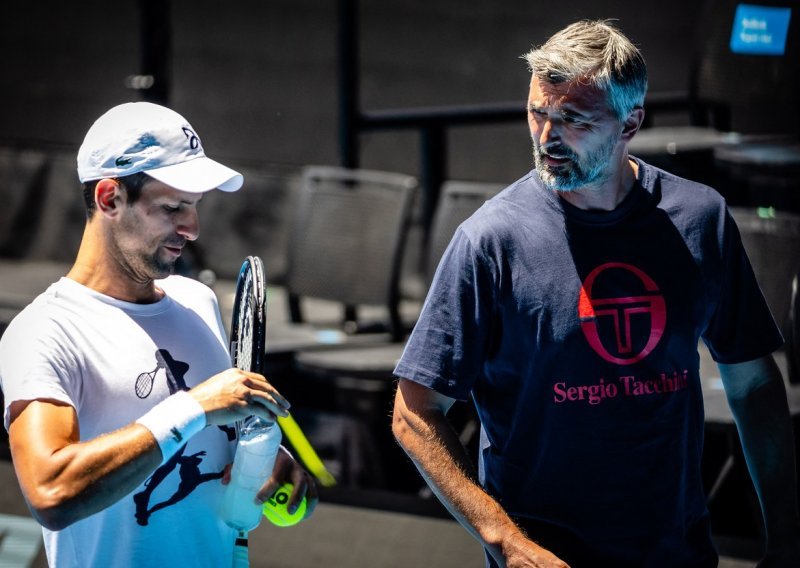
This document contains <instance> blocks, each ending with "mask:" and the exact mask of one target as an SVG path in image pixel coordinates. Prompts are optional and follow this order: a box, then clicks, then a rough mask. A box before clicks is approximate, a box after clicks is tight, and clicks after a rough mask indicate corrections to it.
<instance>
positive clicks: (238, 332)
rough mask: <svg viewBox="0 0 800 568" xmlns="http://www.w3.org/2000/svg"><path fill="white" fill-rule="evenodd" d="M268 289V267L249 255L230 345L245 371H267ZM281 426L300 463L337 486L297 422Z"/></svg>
mask: <svg viewBox="0 0 800 568" xmlns="http://www.w3.org/2000/svg"><path fill="white" fill-rule="evenodd" d="M266 290H267V283H266V277H265V276H264V264H263V263H262V262H261V259H260V258H259V257H257V256H248V257H247V258H246V259H245V261H244V263H243V264H242V267H241V269H240V270H239V277H238V278H237V281H236V295H235V297H234V300H233V321H232V322H231V345H230V349H231V362H232V363H233V365H234V366H235V367H238V368H239V369H242V370H245V371H253V372H256V373H262V372H263V366H264V346H265V341H266V329H267V300H266V297H267V292H266ZM278 425H279V426H280V427H281V430H282V431H283V435H284V437H285V438H286V439H287V440H289V443H290V444H291V445H292V447H293V448H294V449H295V451H296V452H297V455H298V457H299V458H300V460H301V461H302V462H303V464H305V466H306V468H308V471H310V472H311V474H312V475H313V476H314V477H316V478H317V480H318V481H319V482H320V484H321V485H322V486H323V487H332V486H334V485H336V479H335V478H334V477H333V475H331V473H330V472H329V471H328V470H327V469H326V468H325V464H323V463H322V460H321V459H320V458H319V456H318V455H317V452H316V451H315V450H314V448H313V446H312V445H311V443H310V442H309V441H308V438H307V437H306V435H305V434H304V433H303V430H302V429H301V428H300V425H299V424H297V422H296V421H295V419H294V418H293V417H292V416H291V415H289V416H285V417H284V416H279V417H278Z"/></svg>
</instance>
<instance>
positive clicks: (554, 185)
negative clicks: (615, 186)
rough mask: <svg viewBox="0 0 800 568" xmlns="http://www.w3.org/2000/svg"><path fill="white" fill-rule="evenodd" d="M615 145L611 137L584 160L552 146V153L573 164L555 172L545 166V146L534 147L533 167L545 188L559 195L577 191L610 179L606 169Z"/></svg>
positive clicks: (566, 150) (570, 152)
mask: <svg viewBox="0 0 800 568" xmlns="http://www.w3.org/2000/svg"><path fill="white" fill-rule="evenodd" d="M615 144H616V137H610V138H609V139H608V140H607V141H606V142H605V143H604V144H603V145H602V146H600V148H598V149H597V151H596V152H594V153H592V154H589V155H588V156H586V157H585V158H583V159H581V158H580V157H579V156H578V155H577V154H576V153H575V152H573V151H572V150H570V149H569V148H567V147H566V146H551V147H550V148H548V152H552V153H553V154H555V155H557V156H559V157H563V158H569V160H570V161H569V162H567V163H566V164H564V165H562V166H560V167H557V168H551V167H550V166H548V165H547V164H546V163H545V155H546V152H545V151H544V149H543V148H542V147H541V146H540V147H537V146H536V144H534V146H533V163H534V166H535V167H536V171H537V172H538V173H539V179H541V180H542V183H543V184H544V185H545V187H547V188H548V189H552V190H555V191H574V190H576V189H580V188H583V187H586V186H587V185H590V184H596V183H601V182H603V181H605V180H606V179H608V178H609V175H610V174H609V173H608V172H607V171H606V168H607V167H608V164H609V161H610V158H611V154H612V152H613V150H614V145H615Z"/></svg>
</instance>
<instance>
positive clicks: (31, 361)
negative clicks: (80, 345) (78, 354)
mask: <svg viewBox="0 0 800 568" xmlns="http://www.w3.org/2000/svg"><path fill="white" fill-rule="evenodd" d="M57 334H58V327H57V326H56V325H54V324H53V322H51V321H50V320H49V319H48V318H46V317H43V316H42V315H41V314H40V313H39V312H38V311H32V310H28V311H23V312H22V313H20V314H19V315H18V316H17V317H16V318H15V319H14V320H13V321H12V322H11V324H10V325H9V326H8V329H6V331H5V333H3V337H2V339H0V384H1V385H2V389H3V398H4V406H5V407H4V413H3V418H4V424H5V427H6V429H8V426H9V414H8V408H9V406H10V405H11V403H12V402H15V401H19V400H36V399H50V400H58V401H60V402H63V403H65V404H69V405H70V406H73V407H75V406H76V401H75V398H76V396H77V393H75V392H74V389H73V388H72V387H73V385H72V384H71V380H72V379H71V374H70V373H69V372H68V368H69V367H71V366H74V365H73V364H72V363H71V361H70V359H71V357H72V356H71V355H70V353H69V352H68V351H67V350H66V349H65V342H64V341H60V340H59V339H58V337H57Z"/></svg>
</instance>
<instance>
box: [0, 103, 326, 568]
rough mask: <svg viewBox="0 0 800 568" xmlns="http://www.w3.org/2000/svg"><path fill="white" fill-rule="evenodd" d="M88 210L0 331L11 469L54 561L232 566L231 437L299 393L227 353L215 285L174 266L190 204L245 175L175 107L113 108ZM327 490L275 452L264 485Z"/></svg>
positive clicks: (89, 174) (93, 155)
mask: <svg viewBox="0 0 800 568" xmlns="http://www.w3.org/2000/svg"><path fill="white" fill-rule="evenodd" d="M78 175H79V178H80V180H81V182H82V183H83V191H84V197H85V201H86V206H87V222H86V228H85V231H84V235H83V239H82V241H81V246H80V250H79V251H78V255H77V259H76V261H75V264H74V265H73V267H72V268H71V270H70V271H69V273H68V274H67V275H66V276H65V277H63V278H61V279H60V280H59V281H58V282H56V283H54V284H52V285H51V286H50V287H49V288H48V290H47V291H45V292H44V293H43V294H41V295H40V296H39V297H38V298H37V299H36V300H35V301H34V302H32V303H31V305H29V306H28V307H27V308H26V309H25V310H23V311H22V312H21V313H20V314H19V315H18V316H17V318H15V319H14V321H13V322H12V323H11V325H10V326H9V327H8V329H7V330H6V332H5V334H4V335H3V337H2V341H0V380H1V381H2V388H3V393H4V395H5V415H4V418H5V425H6V428H7V429H8V431H9V439H10V445H11V451H12V454H13V458H14V466H15V468H16V473H17V477H18V478H19V482H20V485H21V487H22V490H23V493H24V495H25V498H26V500H27V502H28V505H29V507H30V509H31V511H32V513H33V515H34V517H35V518H36V519H37V520H38V521H39V522H40V523H41V524H42V526H43V531H44V538H45V546H46V550H47V556H48V560H49V562H50V564H51V565H58V566H145V565H160V566H230V565H231V562H232V558H233V550H234V543H235V541H236V538H237V533H236V532H235V531H234V530H233V529H230V528H228V527H227V526H226V525H225V524H224V523H223V522H222V520H221V519H220V518H219V515H218V513H217V512H218V510H219V505H220V501H221V496H222V492H223V483H224V482H226V481H227V475H226V472H227V471H228V465H229V464H230V463H231V461H232V454H233V448H234V444H235V440H234V438H235V437H234V435H233V430H232V428H231V427H229V426H227V425H229V424H232V423H233V422H235V421H236V420H238V419H240V418H243V417H245V416H248V415H258V416H261V417H263V418H266V419H270V420H274V419H275V417H276V416H285V415H287V409H288V407H289V405H288V402H287V401H286V400H285V399H284V398H283V397H282V396H281V395H280V393H278V391H277V390H276V389H275V388H274V387H272V386H271V385H270V384H269V383H268V382H267V380H266V379H265V378H264V377H263V376H261V375H259V374H256V373H248V372H244V371H240V370H238V369H231V368H230V359H229V355H228V349H227V341H226V338H225V331H224V329H223V326H222V323H221V318H220V314H219V308H218V305H217V301H216V298H215V296H214V294H213V292H212V291H211V290H210V289H208V288H207V287H206V286H204V285H203V284H201V283H199V282H196V281H194V280H190V279H188V278H183V277H180V276H174V275H171V273H172V271H173V268H174V266H175V263H176V261H177V260H178V258H179V257H180V255H181V251H182V249H183V247H184V246H185V245H186V244H187V243H188V242H190V241H193V240H195V239H196V238H197V236H198V215H197V204H198V202H199V201H200V199H201V198H202V197H203V194H204V193H205V192H207V191H210V190H212V189H216V188H218V189H220V190H222V191H228V192H230V191H236V190H238V189H239V188H240V187H241V185H242V181H243V179H242V176H241V174H239V173H238V172H236V171H234V170H232V169H230V168H228V167H226V166H223V165H222V164H220V163H218V162H216V161H214V160H211V159H210V158H208V157H206V155H205V153H204V151H203V146H202V144H201V142H200V138H199V137H198V135H197V133H196V132H195V130H194V129H193V128H192V127H191V125H190V124H189V123H188V122H187V121H186V120H185V119H184V118H183V117H182V116H180V115H179V114H178V113H176V112H174V111H172V110H170V109H167V108H164V107H161V106H158V105H154V104H150V103H128V104H123V105H119V106H117V107H114V108H112V109H111V110H109V111H108V112H107V113H105V114H104V115H103V116H101V117H100V118H99V119H98V120H97V121H96V122H95V123H94V125H93V126H92V127H91V128H90V129H89V132H88V133H87V135H86V138H85V140H84V142H83V144H82V146H81V148H80V150H79V152H78ZM285 481H290V482H292V483H293V484H294V485H295V487H297V488H298V489H299V490H298V491H297V492H296V493H295V494H294V495H293V498H292V502H291V503H290V506H292V505H294V506H296V505H297V504H299V502H300V499H301V498H302V497H303V495H306V494H307V497H308V498H309V510H313V506H314V504H315V503H316V500H317V497H316V489H315V488H314V484H313V482H312V481H311V479H310V477H309V476H308V474H307V473H306V472H305V471H304V470H303V469H302V468H301V467H300V466H299V465H298V464H297V463H296V462H295V461H294V460H293V459H292V458H291V457H290V456H289V455H288V453H286V452H280V454H279V457H278V460H277V462H276V466H275V469H274V470H273V475H272V477H271V478H270V480H269V481H268V483H267V484H265V486H264V487H263V488H262V490H261V492H260V493H259V498H261V499H264V498H266V497H268V496H269V494H270V493H271V492H272V491H274V489H275V488H276V487H277V486H278V484H279V483H282V482H285Z"/></svg>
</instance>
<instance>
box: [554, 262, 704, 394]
mask: <svg viewBox="0 0 800 568" xmlns="http://www.w3.org/2000/svg"><path fill="white" fill-rule="evenodd" d="M577 308H578V317H579V321H580V327H581V331H582V332H583V335H584V337H585V339H586V341H587V343H588V344H589V345H590V346H591V348H592V349H593V350H594V352H595V353H596V354H597V355H598V356H600V357H601V358H602V359H603V360H605V361H607V362H609V363H613V364H614V365H618V366H619V374H618V376H615V377H602V376H601V377H597V378H595V379H594V380H593V382H592V380H591V379H590V382H589V384H587V382H586V381H585V380H580V381H578V380H569V379H563V378H560V379H557V380H556V382H554V384H553V401H554V402H555V403H557V404H562V403H585V404H589V405H597V404H601V403H602V402H604V401H606V400H610V399H616V398H620V397H640V396H653V395H656V396H660V395H667V394H671V393H675V392H677V391H681V390H683V389H685V388H686V387H687V386H688V384H689V378H688V370H686V369H682V370H680V371H678V370H675V369H668V370H664V371H661V372H659V373H657V374H655V375H654V376H647V377H641V376H637V375H635V374H633V373H632V372H626V371H625V369H626V368H628V366H629V365H632V364H634V363H638V362H639V361H642V360H643V359H645V358H646V357H647V356H648V355H649V354H650V353H652V351H653V349H655V348H656V346H657V345H658V343H659V341H660V340H661V339H662V337H663V335H664V332H665V329H666V324H667V307H666V301H665V300H664V296H663V295H662V293H661V290H660V288H659V286H658V284H657V283H656V282H655V280H653V278H651V277H650V276H649V275H648V274H646V273H645V272H644V271H643V270H641V269H639V268H637V267H635V266H632V265H630V264H626V263H623V262H608V263H605V264H601V265H600V266H598V267H596V268H594V269H593V270H592V271H591V272H590V273H589V275H588V276H587V277H586V279H585V280H584V281H583V283H582V286H581V289H580V293H579V299H578V306H577Z"/></svg>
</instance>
